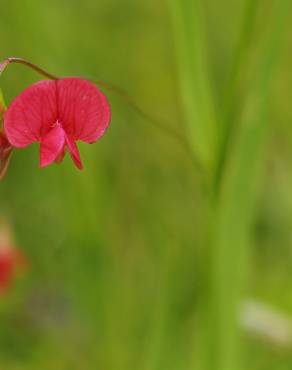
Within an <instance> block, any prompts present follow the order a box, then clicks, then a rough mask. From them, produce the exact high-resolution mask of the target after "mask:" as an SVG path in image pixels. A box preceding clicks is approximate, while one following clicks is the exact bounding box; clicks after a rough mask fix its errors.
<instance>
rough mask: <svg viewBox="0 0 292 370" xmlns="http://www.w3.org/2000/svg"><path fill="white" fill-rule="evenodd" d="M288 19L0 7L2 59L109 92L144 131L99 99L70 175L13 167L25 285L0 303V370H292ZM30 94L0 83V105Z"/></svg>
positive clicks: (281, 13) (231, 4) (215, 11)
mask: <svg viewBox="0 0 292 370" xmlns="http://www.w3.org/2000/svg"><path fill="white" fill-rule="evenodd" d="M289 3H290V0H289V1H287V0H280V1H279V0H278V1H276V0H252V1H250V0H236V1H231V0H223V1H220V2H218V1H216V0H204V1H202V0H201V1H199V0H193V1H191V0H169V1H167V0H160V1H157V0H147V1H141V0H119V1H118V0H100V1H93V0H83V1H80V0H71V1H68V0H67V1H66V0H58V1H57V0H50V1H49V0H43V1H36V0H22V1H10V2H5V3H4V2H2V3H1V5H2V6H1V13H0V35H1V49H0V53H1V58H0V59H5V58H6V57H8V56H21V57H23V58H26V59H28V60H30V61H32V62H34V63H36V64H38V65H40V66H42V67H43V68H44V69H46V70H48V71H49V72H51V73H53V74H56V75H59V76H73V75H74V76H75V75H77V76H84V77H88V78H94V79H95V80H103V81H106V82H108V83H112V84H114V85H115V86H117V87H120V88H122V89H123V90H125V91H126V92H127V93H128V94H129V95H130V96H131V97H132V98H133V99H134V101H135V103H136V104H137V105H138V106H139V107H140V108H141V109H142V110H143V111H144V112H146V113H147V114H148V115H150V116H153V117H155V120H153V121H151V120H149V119H148V120H147V119H145V117H143V116H141V114H139V113H138V112H137V111H135V110H134V109H133V107H132V106H131V104H129V103H127V102H126V101H125V100H124V99H123V98H122V97H120V96H118V95H116V94H114V93H111V92H107V95H108V97H109V100H110V102H111V106H112V113H113V114H112V122H111V126H110V129H109V130H108V132H107V134H106V135H105V136H104V137H103V139H102V140H101V141H100V142H98V143H97V144H95V145H92V146H89V145H85V144H83V143H80V145H79V148H80V151H81V157H82V159H83V162H84V167H85V169H84V171H83V172H79V171H77V170H76V169H75V168H74V166H73V164H72V163H71V160H70V158H69V156H68V155H67V156H66V158H65V160H64V162H63V163H62V164H61V165H53V166H50V167H49V168H46V169H44V170H39V168H38V145H33V146H31V147H29V148H27V149H25V150H16V151H15V152H14V154H13V158H12V162H11V166H10V168H9V171H8V174H7V176H6V178H5V180H4V181H3V182H2V183H1V186H0V189H1V190H0V198H1V217H4V218H5V219H7V220H8V221H9V222H10V224H11V225H12V228H13V230H14V233H15V235H14V237H15V240H16V244H17V246H18V247H19V248H20V249H21V250H22V251H23V252H24V253H25V255H26V256H27V258H28V260H29V268H28V269H27V272H26V274H25V276H24V277H22V278H21V279H18V280H17V281H15V282H14V284H13V286H12V287H11V289H10V291H9V292H8V293H7V294H6V295H3V296H0V368H1V369H3V370H4V369H5V370H34V369H35V370H36V369H38V370H39V369H42V370H46V369H47V370H52V369H54V370H75V369H76V370H77V369H78V370H80V369H82V370H87V369H88V370H91V369H100V370H164V369H167V370H185V369H198V370H201V369H212V370H213V369H214V370H238V369H239V368H242V369H259V370H260V369H262V370H264V369H267V370H268V369H277V370H279V369H291V368H292V340H291V337H292V334H291V333H292V332H291V330H290V331H289V325H290V321H289V315H290V316H291V320H292V217H291V216H292V191H291V189H292V145H291V144H292V128H291V127H292V126H291V124H292V109H291V101H292V73H291V48H292V31H291V29H290V28H288V27H286V26H285V25H287V24H289V22H291V20H292V18H291V17H292V13H291V6H290V7H289V5H290V4H289ZM37 79H39V76H37V75H36V74H35V73H34V72H32V71H30V70H28V69H26V68H25V67H23V66H19V65H12V66H10V67H8V69H7V70H6V72H5V73H4V75H3V76H2V77H1V88H2V90H3V92H4V95H5V99H6V102H7V103H8V104H9V102H10V101H11V100H12V99H13V97H15V96H16V95H17V94H18V93H19V92H20V91H22V90H23V89H24V88H25V87H27V86H28V85H29V84H31V83H32V82H34V81H36V80H37ZM104 91H105V92H106V90H104ZM157 120H158V121H159V122H160V121H161V122H162V123H163V128H161V127H158V124H157V122H156V121H157ZM173 130H174V131H175V132H176V133H177V137H174V136H173V135H172V131H173ZM180 136H182V137H183V138H184V141H185V142H187V143H188V144H185V142H183V143H182V142H181V140H180ZM250 301H252V302H255V303H254V304H255V307H257V308H259V310H260V314H259V320H258V321H257V319H255V324H253V325H251V328H249V329H248V330H246V329H247V326H248V325H247V324H246V322H245V321H244V317H246V315H247V313H246V311H245V310H244V307H246V306H245V302H250ZM262 305H264V306H262ZM265 305H268V306H269V307H271V308H272V309H273V310H276V311H277V312H279V314H278V316H279V317H278V316H277V319H276V320H275V322H272V320H270V316H269V315H268V318H265V317H266V316H265V307H266V306H265ZM261 307H262V309H261ZM242 312H243V313H242ZM251 315H254V311H253V310H251ZM282 316H283V317H288V319H287V320H286V321H284V324H283V323H282V321H281V318H282ZM252 318H253V317H252ZM262 319H263V324H262V325H261V324H259V327H260V329H258V326H257V322H259V323H261V320H262ZM278 319H279V320H278ZM282 324H283V325H284V326H285V328H286V329H287V330H288V334H287V336H286V337H287V338H286V337H285V335H284V337H285V338H284V339H285V340H284V341H281V335H280V339H277V333H278V332H279V331H280V333H282V332H281V329H283V328H282V326H283V325H282ZM265 325H266V326H267V327H270V326H271V329H270V332H271V334H270V336H269V335H268V334H267V333H266V332H265V330H266V329H265ZM281 325H282V326H281ZM286 329H285V330H286ZM283 330H284V329H283ZM283 330H282V331H283ZM285 330H284V332H285ZM284 334H285V333H284ZM289 335H290V336H291V337H289Z"/></svg>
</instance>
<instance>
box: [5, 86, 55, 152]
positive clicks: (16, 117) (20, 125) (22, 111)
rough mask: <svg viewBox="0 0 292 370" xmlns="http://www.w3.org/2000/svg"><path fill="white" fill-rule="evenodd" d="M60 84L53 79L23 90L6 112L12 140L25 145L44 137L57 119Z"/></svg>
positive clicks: (13, 142)
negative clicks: (56, 84) (57, 98)
mask: <svg viewBox="0 0 292 370" xmlns="http://www.w3.org/2000/svg"><path fill="white" fill-rule="evenodd" d="M56 116H57V104H56V88H55V84H54V82H53V81H40V82H38V83H36V84H34V85H32V86H31V87H29V88H28V89H26V90H25V91H24V92H23V93H21V94H20V95H19V96H18V97H17V98H16V99H15V100H14V101H13V102H12V103H11V105H10V107H9V108H8V109H7V111H6V112H5V115H4V128H5V132H6V135H7V137H8V140H9V142H10V143H11V144H12V145H13V146H15V147H17V148H23V147H25V146H27V145H29V144H31V143H32V142H34V141H40V139H41V137H42V136H44V135H46V133H47V132H48V131H49V129H50V127H51V126H52V125H53V124H54V123H55V122H56Z"/></svg>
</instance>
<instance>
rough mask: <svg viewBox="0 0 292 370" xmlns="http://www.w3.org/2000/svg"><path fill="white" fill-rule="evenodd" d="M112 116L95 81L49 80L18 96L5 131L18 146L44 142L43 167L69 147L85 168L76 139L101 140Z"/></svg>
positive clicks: (73, 156)
mask: <svg viewBox="0 0 292 370" xmlns="http://www.w3.org/2000/svg"><path fill="white" fill-rule="evenodd" d="M110 116H111V114H110V106H109V103H108V101H107V99H106V97H105V95H104V94H103V93H102V92H101V91H100V90H99V89H98V88H97V87H96V86H95V85H94V84H93V83H91V82H89V81H87V80H83V79H80V78H74V77H72V78H71V77H70V78H62V79H58V80H53V81H50V80H45V81H39V82H38V83H36V84H34V85H32V86H30V87H29V88H27V89H26V90H25V91H23V92H22V93H21V94H20V95H19V96H17V97H16V98H15V100H14V101H13V102H12V103H11V105H10V106H9V108H8V109H7V111H6V112H5V114H4V130H5V133H6V135H7V138H8V140H9V142H10V144H11V145H12V146H14V147H16V148H24V147H26V146H28V145H30V144H32V143H33V142H37V141H38V142H39V143H40V167H45V166H48V165H49V164H51V163H52V162H60V161H62V159H63V157H64V155H65V152H66V149H68V151H69V153H70V155H71V158H72V159H73V161H74V163H75V165H76V166H77V167H78V168H79V169H82V167H83V166H82V162H81V159H80V155H79V151H78V147H77V145H76V141H78V140H81V141H84V142H86V143H89V144H91V143H94V142H95V141H97V140H98V139H99V138H100V137H101V136H102V135H103V134H104V132H105V131H106V129H107V127H108V125H109V122H110Z"/></svg>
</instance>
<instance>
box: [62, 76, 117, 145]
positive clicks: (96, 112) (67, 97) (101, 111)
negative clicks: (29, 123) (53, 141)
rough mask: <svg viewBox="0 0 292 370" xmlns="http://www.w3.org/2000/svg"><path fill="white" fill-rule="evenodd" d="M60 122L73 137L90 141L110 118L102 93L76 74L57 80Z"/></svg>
mask: <svg viewBox="0 0 292 370" xmlns="http://www.w3.org/2000/svg"><path fill="white" fill-rule="evenodd" d="M57 84H58V89H57V91H58V101H59V107H58V109H59V116H60V119H59V120H60V123H61V124H62V125H63V126H64V129H65V131H66V133H67V134H69V135H71V136H72V137H73V139H74V140H82V141H85V142H87V143H93V142H95V141H96V140H97V139H99V138H100V137H101V136H102V135H103V134H104V132H105V130H106V128H107V127H108V125H109V122H110V106H109V103H108V102H107V99H106V97H105V95H104V94H103V93H102V92H101V91H99V89H98V88H97V87H96V86H95V85H94V84H93V83H91V82H89V81H87V80H82V79H80V78H64V79H61V80H58V81H57Z"/></svg>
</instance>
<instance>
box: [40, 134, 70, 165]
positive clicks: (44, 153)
mask: <svg viewBox="0 0 292 370" xmlns="http://www.w3.org/2000/svg"><path fill="white" fill-rule="evenodd" d="M64 143H65V132H64V130H63V129H62V128H61V127H54V128H53V129H52V130H51V131H49V133H48V134H47V135H46V136H45V137H44V138H42V140H41V148H40V167H46V166H48V165H49V164H51V163H52V162H54V161H55V160H56V159H57V158H58V156H59V155H60V153H62V151H63V148H64Z"/></svg>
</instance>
